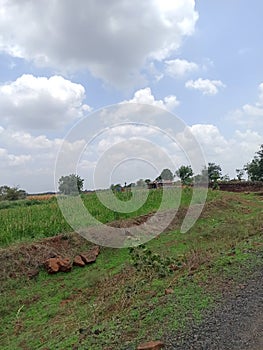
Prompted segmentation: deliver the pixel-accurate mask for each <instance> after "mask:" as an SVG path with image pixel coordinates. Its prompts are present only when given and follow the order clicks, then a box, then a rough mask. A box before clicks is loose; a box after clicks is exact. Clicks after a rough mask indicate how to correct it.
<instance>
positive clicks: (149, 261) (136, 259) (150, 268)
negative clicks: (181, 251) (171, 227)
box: [129, 244, 180, 277]
mask: <svg viewBox="0 0 263 350" xmlns="http://www.w3.org/2000/svg"><path fill="white" fill-rule="evenodd" d="M129 253H130V256H131V262H132V265H133V266H134V267H135V268H136V270H137V271H139V272H142V273H146V274H147V275H151V274H152V273H153V272H155V273H157V274H158V276H159V277H166V276H167V275H169V274H170V273H172V271H173V270H174V266H176V267H178V268H179V267H180V263H179V262H176V261H175V260H174V259H172V258H171V257H165V258H164V257H162V256H161V255H159V254H157V253H153V252H152V251H151V250H150V249H148V248H147V247H146V246H145V245H143V244H142V245H140V246H138V247H136V248H130V249H129Z"/></svg>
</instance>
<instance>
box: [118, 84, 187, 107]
mask: <svg viewBox="0 0 263 350" xmlns="http://www.w3.org/2000/svg"><path fill="white" fill-rule="evenodd" d="M124 102H129V103H141V104H148V105H151V106H156V107H160V108H163V109H167V110H173V109H174V108H175V107H177V106H179V104H180V101H178V99H177V97H176V96H175V95H169V96H166V97H164V99H163V100H156V99H155V97H154V96H153V94H152V91H151V89H150V88H149V87H147V88H144V89H140V90H138V91H136V92H135V93H134V96H133V98H132V99H131V100H129V101H124Z"/></svg>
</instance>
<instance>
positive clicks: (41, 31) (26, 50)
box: [0, 0, 198, 85]
mask: <svg viewBox="0 0 263 350" xmlns="http://www.w3.org/2000/svg"><path fill="white" fill-rule="evenodd" d="M0 7H1V11H0V33H1V36H0V50H1V51H4V52H6V53H8V54H9V55H12V56H15V57H21V58H25V59H27V60H33V61H35V62H36V63H37V64H39V65H44V66H49V67H54V68H56V69H62V70H63V71H65V70H66V71H74V70H75V71H76V70H79V69H88V70H89V71H90V72H91V73H92V74H93V75H95V76H96V77H99V78H102V79H103V80H105V81H108V82H110V83H114V84H116V85H122V84H128V83H129V82H131V79H133V81H132V82H133V83H134V82H136V81H135V79H136V78H138V73H139V70H140V69H141V68H143V66H144V64H145V63H146V62H147V61H149V60H159V61H160V60H164V59H167V58H168V57H169V56H170V55H171V53H172V52H174V51H175V50H177V49H178V48H179V47H180V45H181V42H182V38H183V37H184V36H189V35H192V34H193V33H194V29H195V23H196V21H197V19H198V13H197V12H196V11H195V1H194V0H184V1H171V0H144V1H141V0H134V1H128V0H122V1H115V0H107V1H86V0H80V1H78V2H76V1H75V0H67V1H56V0H49V1H48V2H45V1H21V0H0Z"/></svg>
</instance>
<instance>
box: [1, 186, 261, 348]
mask: <svg viewBox="0 0 263 350" xmlns="http://www.w3.org/2000/svg"><path fill="white" fill-rule="evenodd" d="M178 191H179V190H178V189H175V190H174V191H172V192H171V200H169V198H168V200H167V202H166V203H165V206H164V210H165V209H171V208H172V207H173V205H174V201H173V200H172V199H173V198H174V195H177V196H180V193H179V192H178ZM198 191H200V196H199V195H198V193H197V196H196V199H195V203H196V204H199V203H200V202H201V198H202V194H203V193H202V191H203V190H202V189H199V190H198ZM116 195H117V196H118V197H119V198H120V199H121V200H123V201H127V200H129V198H130V196H131V193H118V194H116ZM191 197H192V190H191V189H187V188H186V189H184V190H183V192H182V196H181V201H180V208H182V209H183V208H187V207H188V205H189V203H190V201H191ZM82 200H83V202H84V204H85V206H86V207H87V209H88V210H89V211H90V212H91V213H93V215H96V217H97V218H98V219H100V220H101V221H102V222H105V223H106V222H111V221H117V220H119V219H122V220H124V221H125V220H126V219H128V220H129V222H131V223H132V222H133V220H134V221H136V220H138V219H139V218H140V215H145V214H149V213H151V212H154V211H156V210H157V209H158V207H159V205H160V203H161V200H162V191H157V190H152V191H150V192H149V195H148V199H147V201H146V203H145V204H144V206H142V207H141V208H140V209H139V210H137V211H136V212H131V213H129V214H122V213H116V212H113V211H111V210H109V209H107V208H106V207H105V206H104V205H102V204H101V203H100V202H99V199H98V198H97V196H96V194H95V193H90V194H85V195H83V196H82ZM178 215H179V219H183V215H184V210H181V211H179V214H178ZM0 218H1V234H0V238H1V248H0V264H1V270H0V293H1V298H0V314H1V319H0V344H1V350H2V349H3V350H13V349H21V350H27V349H41V350H47V349H49V350H55V349H66V350H70V349H71V350H72V349H75V350H76V349H77V350H86V349H92V350H102V349H103V350H113V349H120V350H127V349H130V350H136V349H137V346H138V344H140V343H142V342H146V341H152V340H161V341H163V342H164V343H165V344H167V345H171V344H170V343H169V339H171V336H172V338H173V339H177V340H176V341H177V342H179V341H180V334H181V333H182V332H187V330H188V329H189V327H191V325H192V324H198V323H199V322H200V321H201V320H202V318H203V315H204V313H205V312H207V310H210V309H212V308H213V307H215V305H217V303H218V302H219V301H220V300H221V299H222V298H223V297H224V295H226V293H227V292H229V291H231V290H235V289H237V288H239V286H242V285H243V283H244V281H245V280H246V279H247V278H248V276H249V275H250V274H251V272H253V271H254V270H255V269H256V268H257V267H259V266H262V257H263V239H262V229H263V227H262V222H263V196H262V195H260V194H257V193H249V194H248V193H247V194H245V193H228V192H220V191H211V190H209V192H208V196H207V201H206V204H205V207H204V210H203V212H202V214H201V216H200V217H199V219H198V220H197V222H196V223H195V225H194V226H193V227H192V228H191V229H190V230H189V231H188V232H186V233H182V232H181V231H180V220H179V221H178V222H175V223H174V224H173V225H171V226H170V227H168V228H167V230H166V231H165V232H163V233H162V234H160V235H159V236H158V237H156V238H154V239H153V240H151V241H149V242H147V243H146V244H145V245H143V246H140V247H137V248H133V249H130V248H122V249H113V248H106V247H101V251H100V254H99V256H98V258H97V260H96V262H95V263H94V264H92V265H87V266H85V267H76V266H74V267H73V269H72V271H71V272H68V273H63V272H60V273H57V274H53V275H49V274H48V273H47V271H46V269H45V268H44V266H43V262H44V259H46V257H47V256H49V254H53V252H54V251H55V252H57V253H58V254H61V255H62V256H67V257H68V258H69V259H72V258H73V257H74V256H75V255H76V254H79V253H81V252H83V251H87V250H88V249H89V248H90V247H93V245H92V244H91V243H90V242H88V241H86V240H85V239H83V238H82V237H80V236H79V235H77V234H75V233H74V232H72V229H71V228H70V226H69V225H68V224H67V223H66V221H65V219H64V218H63V216H62V214H61V212H60V210H59V206H58V203H57V200H56V198H55V197H53V198H48V199H46V200H42V201H41V200H37V199H36V198H33V199H31V200H28V199H27V200H25V201H20V202H19V203H9V205H8V203H5V204H3V207H2V209H1V210H0ZM122 220H121V221H122ZM118 222H119V221H118ZM54 235H56V237H53V236H54ZM32 268H33V270H34V271H33V272H34V273H32ZM36 270H37V271H36ZM176 337H178V338H176Z"/></svg>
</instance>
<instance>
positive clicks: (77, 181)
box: [58, 174, 84, 195]
mask: <svg viewBox="0 0 263 350" xmlns="http://www.w3.org/2000/svg"><path fill="white" fill-rule="evenodd" d="M58 184H59V186H58V189H59V191H60V192H61V193H63V194H66V195H72V194H77V193H79V192H81V191H82V190H83V184H84V179H81V177H80V176H79V175H75V174H70V175H67V176H61V178H60V179H59V181H58Z"/></svg>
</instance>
